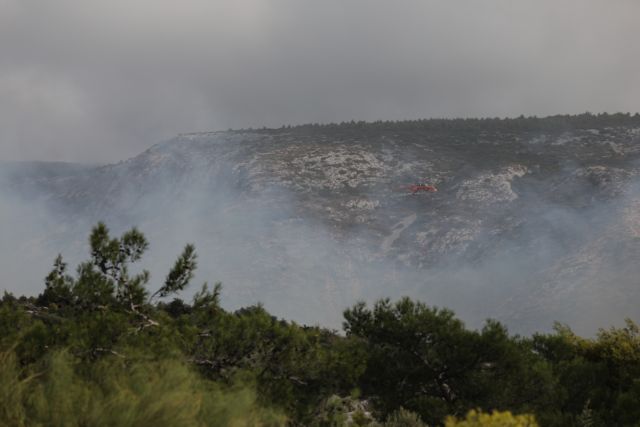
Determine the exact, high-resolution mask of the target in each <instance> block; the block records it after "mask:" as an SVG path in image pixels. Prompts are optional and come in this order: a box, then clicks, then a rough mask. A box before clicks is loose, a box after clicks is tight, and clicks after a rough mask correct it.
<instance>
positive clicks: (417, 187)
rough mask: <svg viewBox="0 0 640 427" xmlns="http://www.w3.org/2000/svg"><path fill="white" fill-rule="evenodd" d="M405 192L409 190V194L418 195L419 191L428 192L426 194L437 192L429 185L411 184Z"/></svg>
mask: <svg viewBox="0 0 640 427" xmlns="http://www.w3.org/2000/svg"><path fill="white" fill-rule="evenodd" d="M407 190H409V191H410V192H411V194H416V193H419V192H421V191H424V192H428V193H435V192H437V191H438V189H437V188H436V187H434V186H433V185H429V184H424V183H422V184H411V185H409V186H408V187H407Z"/></svg>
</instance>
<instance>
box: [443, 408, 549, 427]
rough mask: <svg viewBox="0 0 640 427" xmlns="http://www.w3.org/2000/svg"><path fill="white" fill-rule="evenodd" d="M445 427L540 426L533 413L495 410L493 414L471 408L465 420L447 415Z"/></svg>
mask: <svg viewBox="0 0 640 427" xmlns="http://www.w3.org/2000/svg"><path fill="white" fill-rule="evenodd" d="M444 425H445V427H538V423H536V420H535V417H534V416H532V415H512V414H511V412H509V411H507V412H499V411H495V412H493V413H491V414H487V413H484V412H482V411H475V410H471V411H469V413H468V414H467V416H466V417H465V418H464V419H463V420H458V419H456V418H455V417H447V420H446V422H445V423H444Z"/></svg>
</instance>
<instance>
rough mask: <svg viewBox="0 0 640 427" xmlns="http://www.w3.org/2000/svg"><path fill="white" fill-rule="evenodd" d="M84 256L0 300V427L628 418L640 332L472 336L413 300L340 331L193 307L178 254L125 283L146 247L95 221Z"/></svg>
mask: <svg viewBox="0 0 640 427" xmlns="http://www.w3.org/2000/svg"><path fill="white" fill-rule="evenodd" d="M89 240H90V247H91V254H90V259H89V260H87V261H86V262H84V263H82V264H80V265H79V266H78V267H77V269H76V272H75V274H70V272H69V271H68V267H67V265H66V264H65V262H64V260H63V259H62V257H60V256H59V257H58V258H57V259H56V260H55V262H54V267H53V270H52V271H51V273H50V274H49V275H48V276H47V277H46V279H45V288H44V291H43V292H42V294H40V295H39V296H37V297H20V298H16V297H14V296H12V295H11V294H7V293H5V295H4V297H3V298H2V300H1V302H0V425H7V426H30V425H47V426H49V425H51V426H89V425H91V426H99V425H105V426H107V425H109V426H116V425H117V426H126V425H130V426H165V425H166V426H178V425H179V426H191V425H194V426H209V425H211V426H226V425H233V426H254V425H263V426H279V425H293V426H342V425H358V426H424V425H445V424H446V425H447V426H449V427H453V426H534V425H543V426H585V427H586V426H625V425H629V426H632V425H638V423H640V331H639V329H638V326H637V325H636V324H635V323H633V322H632V321H630V320H629V321H627V325H626V326H625V327H623V328H614V329H609V330H602V331H600V332H599V333H598V334H597V336H596V337H595V338H592V339H587V338H581V337H579V336H577V335H575V334H574V333H573V332H572V331H571V330H570V329H569V328H567V327H566V326H562V325H558V326H557V327H556V329H555V332H554V333H551V334H535V335H533V336H531V337H520V336H516V335H511V334H509V333H508V331H507V329H506V328H505V327H504V326H503V325H502V324H500V323H498V322H495V321H488V322H487V323H486V324H485V326H484V327H483V328H482V329H481V330H470V329H468V328H466V327H465V325H464V324H463V323H462V322H461V321H460V320H459V319H458V318H456V316H455V315H454V313H453V312H451V311H449V310H446V309H439V308H435V307H430V306H427V305H425V304H423V303H420V302H416V301H412V300H410V299H401V300H399V301H397V302H391V301H389V300H382V301H378V302H377V303H375V304H374V305H373V306H372V307H371V306H367V305H366V304H357V305H355V306H353V307H351V308H349V309H347V310H346V311H345V312H344V333H337V332H336V331H331V330H327V329H324V328H321V327H309V326H302V325H298V324H296V323H294V322H288V321H284V320H280V319H277V318H275V317H273V316H271V315H270V314H269V313H268V312H267V311H265V309H264V308H262V307H261V306H259V305H258V306H251V307H246V308H242V309H240V310H237V311H235V312H230V311H227V310H224V309H223V308H222V307H221V305H220V300H219V296H220V285H215V286H213V287H212V288H209V287H208V286H206V285H204V286H203V287H202V289H201V290H200V291H199V292H197V293H196V294H195V296H194V298H193V300H192V301H190V302H185V301H183V300H181V299H179V298H176V294H177V293H178V292H180V291H181V290H183V289H184V288H185V287H186V286H187V285H188V284H189V282H190V281H191V279H192V278H193V272H194V270H195V268H196V266H197V256H196V252H195V249H194V247H193V246H191V245H187V246H186V247H185V249H184V250H183V252H182V253H181V254H180V256H179V257H178V259H177V261H176V263H175V264H174V266H173V267H172V268H171V270H170V271H169V273H168V274H167V276H166V278H165V280H164V282H163V283H161V285H160V286H159V287H158V288H157V289H156V290H155V292H153V293H151V292H149V291H148V289H147V288H148V283H149V282H150V276H149V273H148V272H146V271H144V270H143V271H142V272H141V273H137V274H132V273H131V264H132V263H134V262H136V261H139V260H140V258H141V257H142V255H143V253H144V252H145V250H146V249H147V247H148V242H147V241H146V238H145V236H144V235H143V234H142V233H140V232H139V231H137V230H136V229H132V230H131V231H129V232H127V233H125V234H124V235H122V236H121V237H119V238H114V237H112V236H110V234H109V230H108V229H107V228H106V227H105V226H104V225H103V224H98V225H97V226H96V227H95V228H94V229H93V230H92V233H91V236H90V239H89Z"/></svg>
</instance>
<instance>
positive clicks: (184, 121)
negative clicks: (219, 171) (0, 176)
mask: <svg viewBox="0 0 640 427" xmlns="http://www.w3.org/2000/svg"><path fill="white" fill-rule="evenodd" d="M638 16H640V2H638V1H637V0H601V1H594V0H535V1H534V0H522V1H514V0H484V1H478V0H456V1H452V0H438V1H436V0H415V1H412V0H395V1H386V0H385V1H383V0H322V1H300V0H181V1H177V0H173V1H170V0H108V1H107V0H92V1H87V0H56V1H51V0H0V161H13V160H46V161H70V162H90V163H105V162H113V161H118V160H121V159H125V158H127V157H130V156H133V155H136V154H137V153H139V152H141V151H143V150H144V149H146V148H147V147H149V146H151V145H152V144H154V143H156V142H158V141H162V140H166V139H169V138H171V137H172V136H174V135H176V134H178V133H181V132H194V131H209V130H226V129H228V128H247V127H254V128H256V127H262V126H267V127H279V126H281V125H286V124H302V123H309V122H340V121H348V120H378V119H386V120H398V119H414V118H428V117H507V116H518V115H520V114H524V115H538V116H544V115H552V114H559V113H571V114H574V113H581V112H585V111H591V112H603V111H607V112H617V111H623V112H632V113H634V112H637V111H640V43H639V41H640V25H638V22H637V18H638Z"/></svg>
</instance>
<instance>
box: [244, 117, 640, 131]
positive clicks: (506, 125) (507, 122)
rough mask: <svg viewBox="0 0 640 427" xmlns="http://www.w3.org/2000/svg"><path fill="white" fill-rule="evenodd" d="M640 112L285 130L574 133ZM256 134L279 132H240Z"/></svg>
mask: <svg viewBox="0 0 640 427" xmlns="http://www.w3.org/2000/svg"><path fill="white" fill-rule="evenodd" d="M639 125H640V113H635V114H630V113H614V114H610V113H599V114H593V113H589V112H587V113H583V114H575V115H571V114H558V115H555V116H548V117H537V116H528V117H525V116H519V117H514V118H508V117H507V118H499V117H486V118H450V119H446V118H442V119H437V118H433V119H416V120H396V121H393V120H391V121H390V120H377V121H374V122H365V121H353V120H352V121H350V122H341V123H309V124H304V125H297V126H283V127H282V128H284V129H288V130H291V131H292V132H296V131H299V132H306V131H308V130H313V129H323V130H324V131H325V132H326V131H331V130H335V131H349V130H357V131H358V132H359V133H360V134H361V133H362V132H363V131H367V130H370V131H376V132H380V131H381V130H395V131H403V130H413V131H415V130H420V129H421V130H429V131H431V132H438V131H450V130H453V131H456V132H464V131H472V132H474V133H477V132H481V131H496V130H499V131H502V132H510V131H511V132H527V131H534V132H545V131H548V132H554V131H556V132H557V131H571V130H577V129H591V128H602V127H607V126H639ZM244 131H254V132H267V133H269V132H273V131H277V130H276V129H267V128H262V129H252V128H250V129H241V130H238V132H244Z"/></svg>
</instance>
